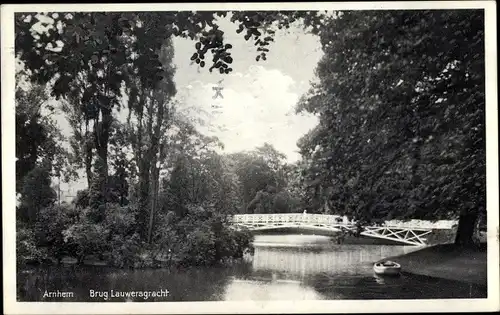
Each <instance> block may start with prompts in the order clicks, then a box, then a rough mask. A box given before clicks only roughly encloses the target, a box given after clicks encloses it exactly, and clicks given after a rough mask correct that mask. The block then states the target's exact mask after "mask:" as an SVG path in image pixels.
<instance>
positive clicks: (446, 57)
mask: <svg viewBox="0 0 500 315" xmlns="http://www.w3.org/2000/svg"><path fill="white" fill-rule="evenodd" d="M320 37H321V42H322V45H323V49H324V52H325V55H324V57H323V58H322V60H321V61H320V62H319V64H318V67H317V74H318V77H319V80H320V82H319V83H318V84H316V85H315V86H314V87H313V88H312V90H311V92H310V94H308V95H306V96H304V97H303V99H302V102H301V104H300V106H299V110H305V111H308V112H312V113H317V114H319V117H320V121H321V122H320V124H319V125H318V126H317V127H316V128H315V129H314V130H313V131H311V132H310V133H309V134H308V135H306V136H305V137H304V138H303V139H302V140H301V144H300V145H301V149H302V153H303V155H304V157H305V158H306V160H307V161H308V162H309V168H308V172H307V177H308V178H307V180H308V183H309V186H310V187H311V193H310V194H309V197H310V198H311V199H313V200H314V201H315V202H311V203H310V204H313V205H318V204H323V203H327V205H328V206H329V207H330V208H332V209H335V211H337V212H340V213H344V214H347V215H349V216H351V217H353V218H355V219H357V220H361V221H370V220H374V219H392V218H403V219H404V218H414V219H431V220H432V219H439V218H452V217H457V216H459V215H462V216H463V218H464V219H466V220H465V221H467V222H469V223H470V224H469V227H470V226H473V224H474V221H475V217H476V215H477V213H479V212H484V211H485V209H486V205H485V202H486V198H485V197H486V180H485V176H486V170H485V162H486V159H485V91H484V84H485V78H484V71H485V69H484V13H483V12H482V11H480V10H477V11H460V10H458V11H453V10H447V11H397V12H395V11H352V12H344V13H343V14H341V15H340V16H339V18H337V19H333V20H331V21H330V23H329V24H328V25H327V27H325V30H324V32H323V33H322V34H321V36H320ZM465 221H464V220H461V223H464V222H465ZM460 234H461V231H459V235H460ZM466 234H468V236H466V237H465V239H464V240H463V241H467V238H469V239H470V231H469V233H467V232H466V233H464V234H463V235H466Z"/></svg>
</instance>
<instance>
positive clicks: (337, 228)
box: [232, 213, 457, 246]
mask: <svg viewBox="0 0 500 315" xmlns="http://www.w3.org/2000/svg"><path fill="white" fill-rule="evenodd" d="M232 222H233V225H234V226H235V227H236V228H247V229H249V230H252V231H259V230H260V231H264V230H276V229H285V228H302V229H307V230H316V231H318V232H319V231H325V232H349V231H350V232H357V229H358V227H357V226H356V222H354V221H349V220H348V219H347V218H346V217H342V216H338V215H327V214H310V213H283V214H239V215H234V216H233V217H232ZM456 223H457V221H454V220H440V221H434V222H431V221H423V220H410V221H397V220H392V221H386V222H385V223H384V224H381V225H373V226H364V227H363V228H362V229H361V233H360V235H362V236H366V237H372V238H378V239H385V240H390V241H393V242H397V243H402V244H408V245H414V246H426V245H427V239H426V238H425V236H426V235H428V234H430V233H432V232H433V231H435V230H451V229H453V228H454V227H455V226H456Z"/></svg>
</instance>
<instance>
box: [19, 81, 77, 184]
mask: <svg viewBox="0 0 500 315" xmlns="http://www.w3.org/2000/svg"><path fill="white" fill-rule="evenodd" d="M16 81H17V86H16V192H17V193H20V191H21V189H22V187H23V180H24V178H25V176H26V175H27V174H28V173H29V172H31V171H32V170H34V169H35V168H36V167H37V166H40V167H42V166H43V167H46V168H47V170H48V172H49V173H50V175H57V174H60V173H61V172H63V168H64V166H65V165H66V162H67V154H66V151H65V150H64V149H63V147H62V146H61V144H60V142H61V141H62V140H63V139H64V138H63V136H62V134H61V132H60V131H59V129H58V128H57V126H56V124H55V123H54V121H53V120H52V118H51V116H50V114H51V113H52V112H53V110H54V109H53V108H52V107H51V106H50V104H49V103H48V101H49V97H48V95H47V93H46V91H45V89H44V88H43V87H41V86H38V85H28V86H27V87H26V88H22V87H21V85H20V83H21V82H23V77H22V75H21V74H20V73H18V74H16ZM68 175H69V174H68Z"/></svg>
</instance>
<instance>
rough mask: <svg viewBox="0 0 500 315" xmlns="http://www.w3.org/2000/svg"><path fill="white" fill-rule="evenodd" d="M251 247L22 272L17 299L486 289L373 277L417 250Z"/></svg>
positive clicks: (296, 241)
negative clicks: (376, 266) (222, 254)
mask: <svg viewBox="0 0 500 315" xmlns="http://www.w3.org/2000/svg"><path fill="white" fill-rule="evenodd" d="M254 247H255V251H254V254H253V255H252V256H250V255H249V256H247V257H246V258H245V260H244V261H243V262H241V263H238V264H235V265H233V266H231V267H211V268H192V269H189V270H167V269H147V270H122V269H114V268H109V267H98V266H95V267H94V266H92V267H91V266H51V267H44V268H35V269H30V270H25V271H23V272H21V273H19V274H18V276H17V285H18V300H19V301H65V302H69V301H78V302H104V301H110V302H113V301H114V302H120V301H127V300H128V301H155V302H160V301H238V300H240V301H241V300H334V299H434V298H486V288H484V287H481V286H476V285H471V284H468V283H462V282H456V281H449V280H443V279H436V278H430V277H423V276H416V275H411V274H403V275H402V276H400V277H397V278H384V277H379V276H375V275H374V274H373V270H372V266H373V262H374V261H377V260H379V259H382V258H384V257H389V256H395V255H400V254H405V253H409V252H411V251H414V250H415V247H411V246H401V245H373V244H371V245H361V244H351V245H349V244H342V245H338V244H336V243H334V242H332V241H331V240H330V238H328V237H326V236H315V235H300V234H291V235H257V236H256V237H255V240H254ZM403 267H404V266H403ZM58 290H59V291H60V292H72V294H71V295H72V297H66V298H54V297H45V298H44V297H43V296H44V294H45V292H47V293H50V292H57V291H58ZM91 290H93V292H94V296H93V297H92V294H91ZM112 290H113V291H112ZM159 290H168V296H167V297H165V296H162V297H149V298H148V299H144V298H143V297H134V298H133V297H121V296H119V297H117V296H116V295H120V294H119V293H118V292H121V295H123V294H124V293H126V292H131V291H159ZM105 292H107V298H106V293H105ZM98 293H101V294H98ZM45 295H46V294H45ZM99 295H100V296H99Z"/></svg>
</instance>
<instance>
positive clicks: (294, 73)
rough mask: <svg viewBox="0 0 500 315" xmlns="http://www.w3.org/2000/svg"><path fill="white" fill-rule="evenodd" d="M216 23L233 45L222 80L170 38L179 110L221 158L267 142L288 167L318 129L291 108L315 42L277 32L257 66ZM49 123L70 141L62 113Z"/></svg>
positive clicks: (231, 29)
mask: <svg viewBox="0 0 500 315" xmlns="http://www.w3.org/2000/svg"><path fill="white" fill-rule="evenodd" d="M49 20H50V18H49ZM46 22H49V23H50V21H46ZM217 24H219V27H220V29H221V30H223V31H224V41H225V42H226V43H231V44H232V45H233V48H232V49H231V53H232V57H233V60H234V61H233V63H232V68H233V72H231V73H230V74H225V75H221V74H220V73H219V72H218V71H214V72H213V73H210V72H209V71H208V67H205V68H200V67H199V66H198V65H197V64H195V63H193V62H191V60H190V57H191V55H192V54H193V53H194V52H195V48H194V44H195V42H194V41H192V40H189V39H182V38H174V41H173V43H174V50H175V57H174V59H173V62H174V65H175V67H176V74H175V77H174V81H175V83H176V87H177V91H178V92H177V96H176V98H177V99H178V100H179V101H180V102H179V103H180V108H179V110H180V111H182V112H184V113H185V114H188V115H191V116H195V117H197V118H199V119H200V120H201V121H205V122H207V123H208V124H203V125H202V124H200V125H198V126H197V127H198V129H199V130H200V131H201V132H203V133H205V134H207V135H213V136H217V137H218V138H219V139H220V140H221V141H222V143H223V144H224V150H223V151H224V152H226V153H232V152H237V151H246V150H252V149H254V148H256V147H258V146H261V145H263V144H264V143H269V144H272V145H273V146H274V147H275V148H276V149H277V150H278V151H280V152H282V153H284V154H285V155H286V157H287V160H288V162H294V161H296V160H298V159H299V158H300V154H299V153H298V147H297V145H296V143H297V140H298V139H299V138H300V137H302V136H303V135H304V134H305V133H307V132H308V131H309V130H310V129H312V128H313V127H314V126H315V125H316V124H317V118H316V117H315V116H313V115H310V114H296V113H295V106H296V104H297V102H298V100H299V98H300V97H301V96H302V95H303V94H304V93H305V92H307V90H308V89H309V86H310V82H311V81H313V80H314V77H315V75H314V70H315V68H316V64H317V63H318V61H319V59H320V58H321V56H322V51H321V46H320V43H319V39H318V38H317V37H316V36H314V35H311V34H306V33H305V32H304V31H303V30H302V29H301V28H300V27H299V26H295V27H291V28H290V29H288V30H278V31H277V32H276V36H275V41H274V43H271V45H270V47H269V49H270V52H269V53H268V55H267V60H266V61H263V60H261V61H259V62H257V61H256V60H255V57H256V56H257V51H256V46H254V45H253V42H252V41H249V42H247V41H245V39H244V38H243V36H241V34H237V33H236V29H237V26H236V25H235V24H232V23H231V22H230V21H229V17H228V18H221V19H219V20H218V22H217ZM40 31H42V28H40ZM207 57H208V58H207V59H208V60H211V58H210V57H209V56H207ZM221 80H222V82H220V81H221ZM219 82H220V84H219ZM214 86H221V87H222V88H223V90H222V91H221V93H222V96H223V98H217V99H214V98H213V96H214V95H215V92H214V90H213V89H212V88H213V87H214ZM119 116H125V115H124V114H123V113H121V114H120V115H119ZM54 118H56V120H57V123H58V125H59V127H60V128H61V130H62V131H63V133H64V134H65V135H67V136H70V134H71V129H70V127H69V124H68V122H67V121H66V119H65V117H64V114H62V113H61V114H59V115H58V116H56V117H54ZM82 175H83V174H82ZM85 183H86V181H85V178H82V179H80V180H79V181H78V182H72V183H61V188H62V189H63V190H67V189H68V188H70V187H71V191H72V192H75V191H77V190H79V189H83V188H85ZM69 194H73V193H69Z"/></svg>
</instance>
